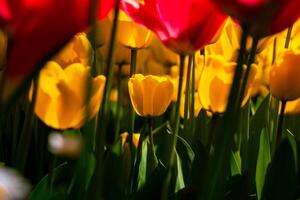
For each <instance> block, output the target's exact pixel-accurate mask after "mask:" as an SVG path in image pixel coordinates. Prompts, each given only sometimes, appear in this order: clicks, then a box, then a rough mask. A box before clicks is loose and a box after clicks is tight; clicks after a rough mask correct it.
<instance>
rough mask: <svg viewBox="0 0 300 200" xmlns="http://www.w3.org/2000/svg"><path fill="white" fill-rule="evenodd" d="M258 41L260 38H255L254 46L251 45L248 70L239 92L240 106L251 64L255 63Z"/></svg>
mask: <svg viewBox="0 0 300 200" xmlns="http://www.w3.org/2000/svg"><path fill="white" fill-rule="evenodd" d="M258 41H259V39H258V38H254V39H253V43H252V47H251V51H250V55H249V60H248V63H247V68H246V72H245V75H244V80H243V82H242V87H241V90H240V94H239V95H240V98H239V102H238V106H240V105H241V103H242V101H243V98H244V94H245V90H246V86H247V83H248V79H249V74H250V71H251V65H252V64H253V63H254V60H255V55H256V50H257V45H258Z"/></svg>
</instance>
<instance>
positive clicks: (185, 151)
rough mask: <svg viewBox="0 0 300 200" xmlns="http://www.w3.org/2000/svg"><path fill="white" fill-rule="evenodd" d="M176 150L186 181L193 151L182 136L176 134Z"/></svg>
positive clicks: (193, 154)
mask: <svg viewBox="0 0 300 200" xmlns="http://www.w3.org/2000/svg"><path fill="white" fill-rule="evenodd" d="M176 151H177V154H178V156H179V158H180V159H181V166H182V173H183V175H184V180H185V182H186V181H188V179H189V176H190V173H191V168H192V164H193V161H194V158H195V153H194V151H193V149H192V148H191V146H190V145H189V143H187V141H186V140H185V139H183V138H182V137H180V136H178V142H177V145H176Z"/></svg>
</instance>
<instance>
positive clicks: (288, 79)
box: [270, 49, 300, 101]
mask: <svg viewBox="0 0 300 200" xmlns="http://www.w3.org/2000/svg"><path fill="white" fill-rule="evenodd" d="M299 62H300V51H299V50H293V49H288V50H284V51H283V52H282V53H281V54H280V56H279V57H278V59H277V60H276V62H275V64H274V66H273V67H272V69H271V71H270V92H271V94H272V95H273V96H274V97H276V98H278V99H280V100H282V101H291V100H295V99H297V98H299V97H300V79H299V74H300V67H299Z"/></svg>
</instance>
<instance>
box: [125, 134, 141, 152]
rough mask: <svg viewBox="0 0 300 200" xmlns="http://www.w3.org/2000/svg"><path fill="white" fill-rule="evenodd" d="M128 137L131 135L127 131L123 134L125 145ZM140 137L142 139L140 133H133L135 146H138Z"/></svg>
mask: <svg viewBox="0 0 300 200" xmlns="http://www.w3.org/2000/svg"><path fill="white" fill-rule="evenodd" d="M128 137H129V134H128V132H125V133H122V134H121V139H122V145H123V146H124V145H125V144H126V143H127V140H128ZM139 139H140V134H139V133H134V134H132V143H133V145H134V147H135V148H138V144H139Z"/></svg>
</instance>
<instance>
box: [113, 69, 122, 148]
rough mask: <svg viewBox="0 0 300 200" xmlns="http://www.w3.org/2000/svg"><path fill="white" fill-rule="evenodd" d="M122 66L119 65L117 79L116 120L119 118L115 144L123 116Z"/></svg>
mask: <svg viewBox="0 0 300 200" xmlns="http://www.w3.org/2000/svg"><path fill="white" fill-rule="evenodd" d="M121 72H122V64H119V66H118V77H117V91H118V98H117V111H116V118H117V123H116V132H115V135H114V137H113V141H114V142H115V140H116V138H117V136H118V135H119V134H120V120H121V119H120V117H121V116H120V114H121V112H120V111H121V96H122V95H121V79H122V74H121Z"/></svg>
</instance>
